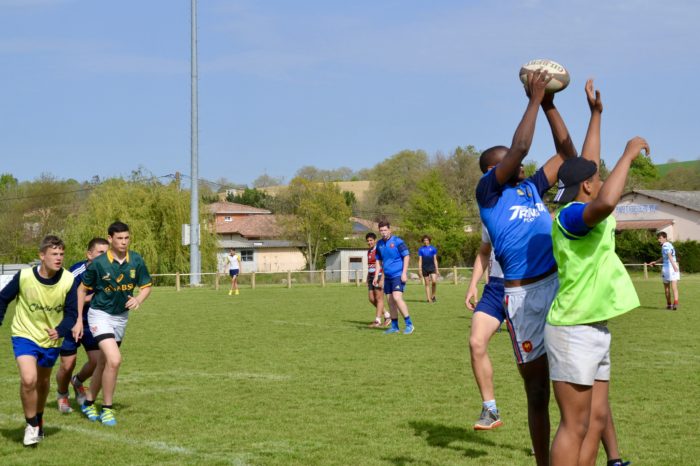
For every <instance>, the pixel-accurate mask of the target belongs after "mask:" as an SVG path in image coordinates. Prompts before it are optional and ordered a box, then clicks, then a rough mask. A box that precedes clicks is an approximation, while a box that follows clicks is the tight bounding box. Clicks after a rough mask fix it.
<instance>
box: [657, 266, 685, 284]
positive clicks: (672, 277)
mask: <svg viewBox="0 0 700 466" xmlns="http://www.w3.org/2000/svg"><path fill="white" fill-rule="evenodd" d="M661 279H662V280H663V281H664V283H671V282H677V281H678V280H680V279H681V273H680V271H679V272H676V271H675V270H673V267H669V268H663V269H661Z"/></svg>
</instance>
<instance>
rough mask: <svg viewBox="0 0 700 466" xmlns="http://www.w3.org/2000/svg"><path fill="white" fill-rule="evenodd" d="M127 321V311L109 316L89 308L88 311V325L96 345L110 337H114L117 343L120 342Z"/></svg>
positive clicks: (106, 313)
mask: <svg viewBox="0 0 700 466" xmlns="http://www.w3.org/2000/svg"><path fill="white" fill-rule="evenodd" d="M128 320H129V311H125V312H122V313H121V314H110V313H108V312H105V311H101V310H99V309H93V308H90V309H89V310H88V325H89V326H90V331H91V332H92V336H93V337H94V338H95V340H96V341H97V342H98V343H99V342H100V341H102V340H104V339H105V338H109V337H110V336H114V339H115V340H116V341H117V342H120V341H122V340H123V339H124V333H125V332H126V323H127V322H128Z"/></svg>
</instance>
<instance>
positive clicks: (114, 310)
mask: <svg viewBox="0 0 700 466" xmlns="http://www.w3.org/2000/svg"><path fill="white" fill-rule="evenodd" d="M107 240H108V241H109V250H108V251H107V253H106V254H103V255H101V256H99V257H97V258H96V259H95V260H93V262H92V264H90V266H89V267H88V268H87V270H86V271H85V274H84V275H83V282H82V283H81V284H80V287H79V288H78V309H82V308H83V303H84V302H85V298H86V296H87V293H88V291H89V290H94V292H95V295H94V297H93V298H92V300H91V301H90V309H89V310H88V323H89V325H90V330H91V331H92V334H93V336H94V337H95V341H96V342H97V344H98V345H99V347H100V353H101V354H100V359H99V361H98V363H97V367H96V368H95V373H94V374H93V377H92V380H91V381H90V391H89V392H88V394H87V399H86V400H85V403H84V404H83V405H82V406H81V411H82V412H83V414H85V416H87V418H88V419H89V420H90V421H97V420H98V419H99V420H100V422H102V424H103V425H108V426H113V425H115V424H116V423H117V421H116V419H115V417H114V409H113V407H112V406H113V405H112V402H113V396H114V390H115V388H116V385H117V375H118V373H119V366H120V365H121V361H122V356H121V352H120V351H119V347H120V346H121V342H122V339H123V338H124V332H125V331H126V324H127V321H128V319H129V311H133V310H136V309H138V308H139V306H140V305H141V304H142V303H143V302H144V301H145V300H146V298H148V296H149V295H150V293H151V276H150V275H149V273H148V269H147V268H146V264H145V263H144V261H143V259H142V258H141V256H140V255H139V254H138V253H136V252H134V251H129V243H130V242H131V237H130V235H129V227H128V225H126V224H125V223H122V222H114V223H113V224H111V225H110V226H109V228H108V229H107ZM135 287H139V289H140V293H139V295H138V296H136V297H134V288H135ZM77 325H81V326H82V322H81V321H80V320H79V321H78V324H76V326H77ZM81 330H82V329H81ZM100 389H102V390H103V405H102V411H101V412H100V413H98V412H97V407H96V406H95V404H94V403H95V399H96V398H97V395H98V394H99V392H100Z"/></svg>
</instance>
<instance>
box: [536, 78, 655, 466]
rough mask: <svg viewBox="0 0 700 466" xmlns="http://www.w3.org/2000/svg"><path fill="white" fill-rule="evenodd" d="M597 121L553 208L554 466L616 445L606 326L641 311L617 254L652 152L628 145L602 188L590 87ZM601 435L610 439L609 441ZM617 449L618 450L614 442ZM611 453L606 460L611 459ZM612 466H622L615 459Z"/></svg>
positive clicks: (564, 173)
mask: <svg viewBox="0 0 700 466" xmlns="http://www.w3.org/2000/svg"><path fill="white" fill-rule="evenodd" d="M586 93H587V96H588V100H589V105H590V106H591V111H592V117H591V122H590V124H589V132H588V134H587V136H586V141H585V143H584V147H583V149H582V151H581V152H582V154H583V156H582V157H581V158H574V159H570V160H567V161H565V162H564V164H563V165H562V166H561V168H560V169H559V172H558V178H559V183H558V188H559V189H558V191H557V194H556V196H555V198H554V200H555V201H556V202H558V203H560V204H565V205H564V207H563V208H561V209H560V210H559V211H558V212H557V215H556V218H555V222H554V225H553V228H552V242H553V253H554V257H555V259H556V261H557V264H558V265H559V270H558V274H559V291H558V293H557V296H556V298H555V300H554V302H553V303H552V306H551V308H550V310H549V313H548V314H547V324H546V325H545V333H544V336H545V339H544V342H545V347H546V350H547V357H548V360H549V372H550V378H551V379H552V382H553V386H554V395H555V398H556V400H557V404H558V406H559V410H560V412H561V421H560V424H559V428H558V429H557V433H556V435H555V437H554V441H553V442H552V451H551V463H552V465H553V466H558V465H562V466H563V465H571V464H578V465H580V466H584V465H594V464H595V460H596V457H597V453H598V446H599V443H600V441H601V438H603V439H604V440H606V441H607V444H606V450H607V449H608V448H609V447H610V446H611V445H612V444H611V442H610V436H612V439H614V428H613V427H612V422H611V414H610V405H609V401H608V389H609V381H610V333H609V331H608V328H607V321H608V320H609V319H611V318H613V317H616V316H618V315H621V314H623V313H625V312H628V311H630V310H632V309H634V308H635V307H637V306H639V299H638V298H637V294H636V291H635V289H634V286H633V284H632V281H631V279H630V277H629V275H628V274H627V271H626V270H625V267H624V265H623V264H622V262H621V261H620V259H619V258H618V257H617V254H615V225H616V222H615V218H614V217H613V216H612V215H611V214H612V212H613V210H614V209H615V206H616V205H617V203H618V201H619V199H620V195H621V194H622V190H623V188H624V184H625V179H626V178H627V173H628V172H629V168H630V165H631V163H632V161H633V160H634V159H635V158H636V157H638V156H639V154H640V152H641V151H642V150H644V151H646V152H647V153H649V146H648V144H647V143H646V141H645V140H644V139H642V138H639V137H637V138H634V139H632V140H630V141H629V142H628V143H627V146H626V147H625V151H624V153H623V155H622V157H621V158H620V160H619V161H618V163H617V165H616V166H615V168H614V169H613V171H612V172H611V173H610V176H609V177H608V179H607V180H606V181H605V183H603V182H602V181H601V179H600V173H599V170H598V167H599V165H600V113H601V112H602V103H600V93H598V92H596V93H595V95H594V93H593V83H592V81H591V80H589V81H588V82H587V83H586ZM604 433H605V434H606V435H604ZM615 445H616V442H615ZM611 454H614V453H609V455H611ZM608 464H614V465H621V464H624V463H623V461H622V460H621V459H619V457H618V458H611V459H609V461H608Z"/></svg>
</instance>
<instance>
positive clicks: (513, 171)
mask: <svg viewBox="0 0 700 466" xmlns="http://www.w3.org/2000/svg"><path fill="white" fill-rule="evenodd" d="M551 79H552V77H551V76H549V75H548V73H547V72H546V71H542V70H537V71H535V72H532V73H528V76H527V82H526V84H525V93H526V94H527V96H528V98H529V101H528V103H527V108H526V109H525V114H524V115H523V118H522V119H521V120H520V124H519V125H518V127H517V129H516V130H515V134H514V135H513V142H512V143H511V145H510V149H508V153H506V155H505V157H504V158H503V160H502V161H501V163H499V164H498V165H497V166H496V168H495V170H496V181H498V183H499V184H501V185H503V184H506V182H508V180H510V179H511V178H513V177H514V176H516V175H517V174H518V172H519V171H520V165H521V164H522V162H523V159H524V158H525V156H526V155H527V153H528V152H529V151H530V146H531V145H532V137H533V136H534V134H535V123H536V122H537V112H538V111H539V107H540V104H541V103H542V99H543V98H544V88H545V87H546V86H547V83H548V82H549V81H550V80H551Z"/></svg>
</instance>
